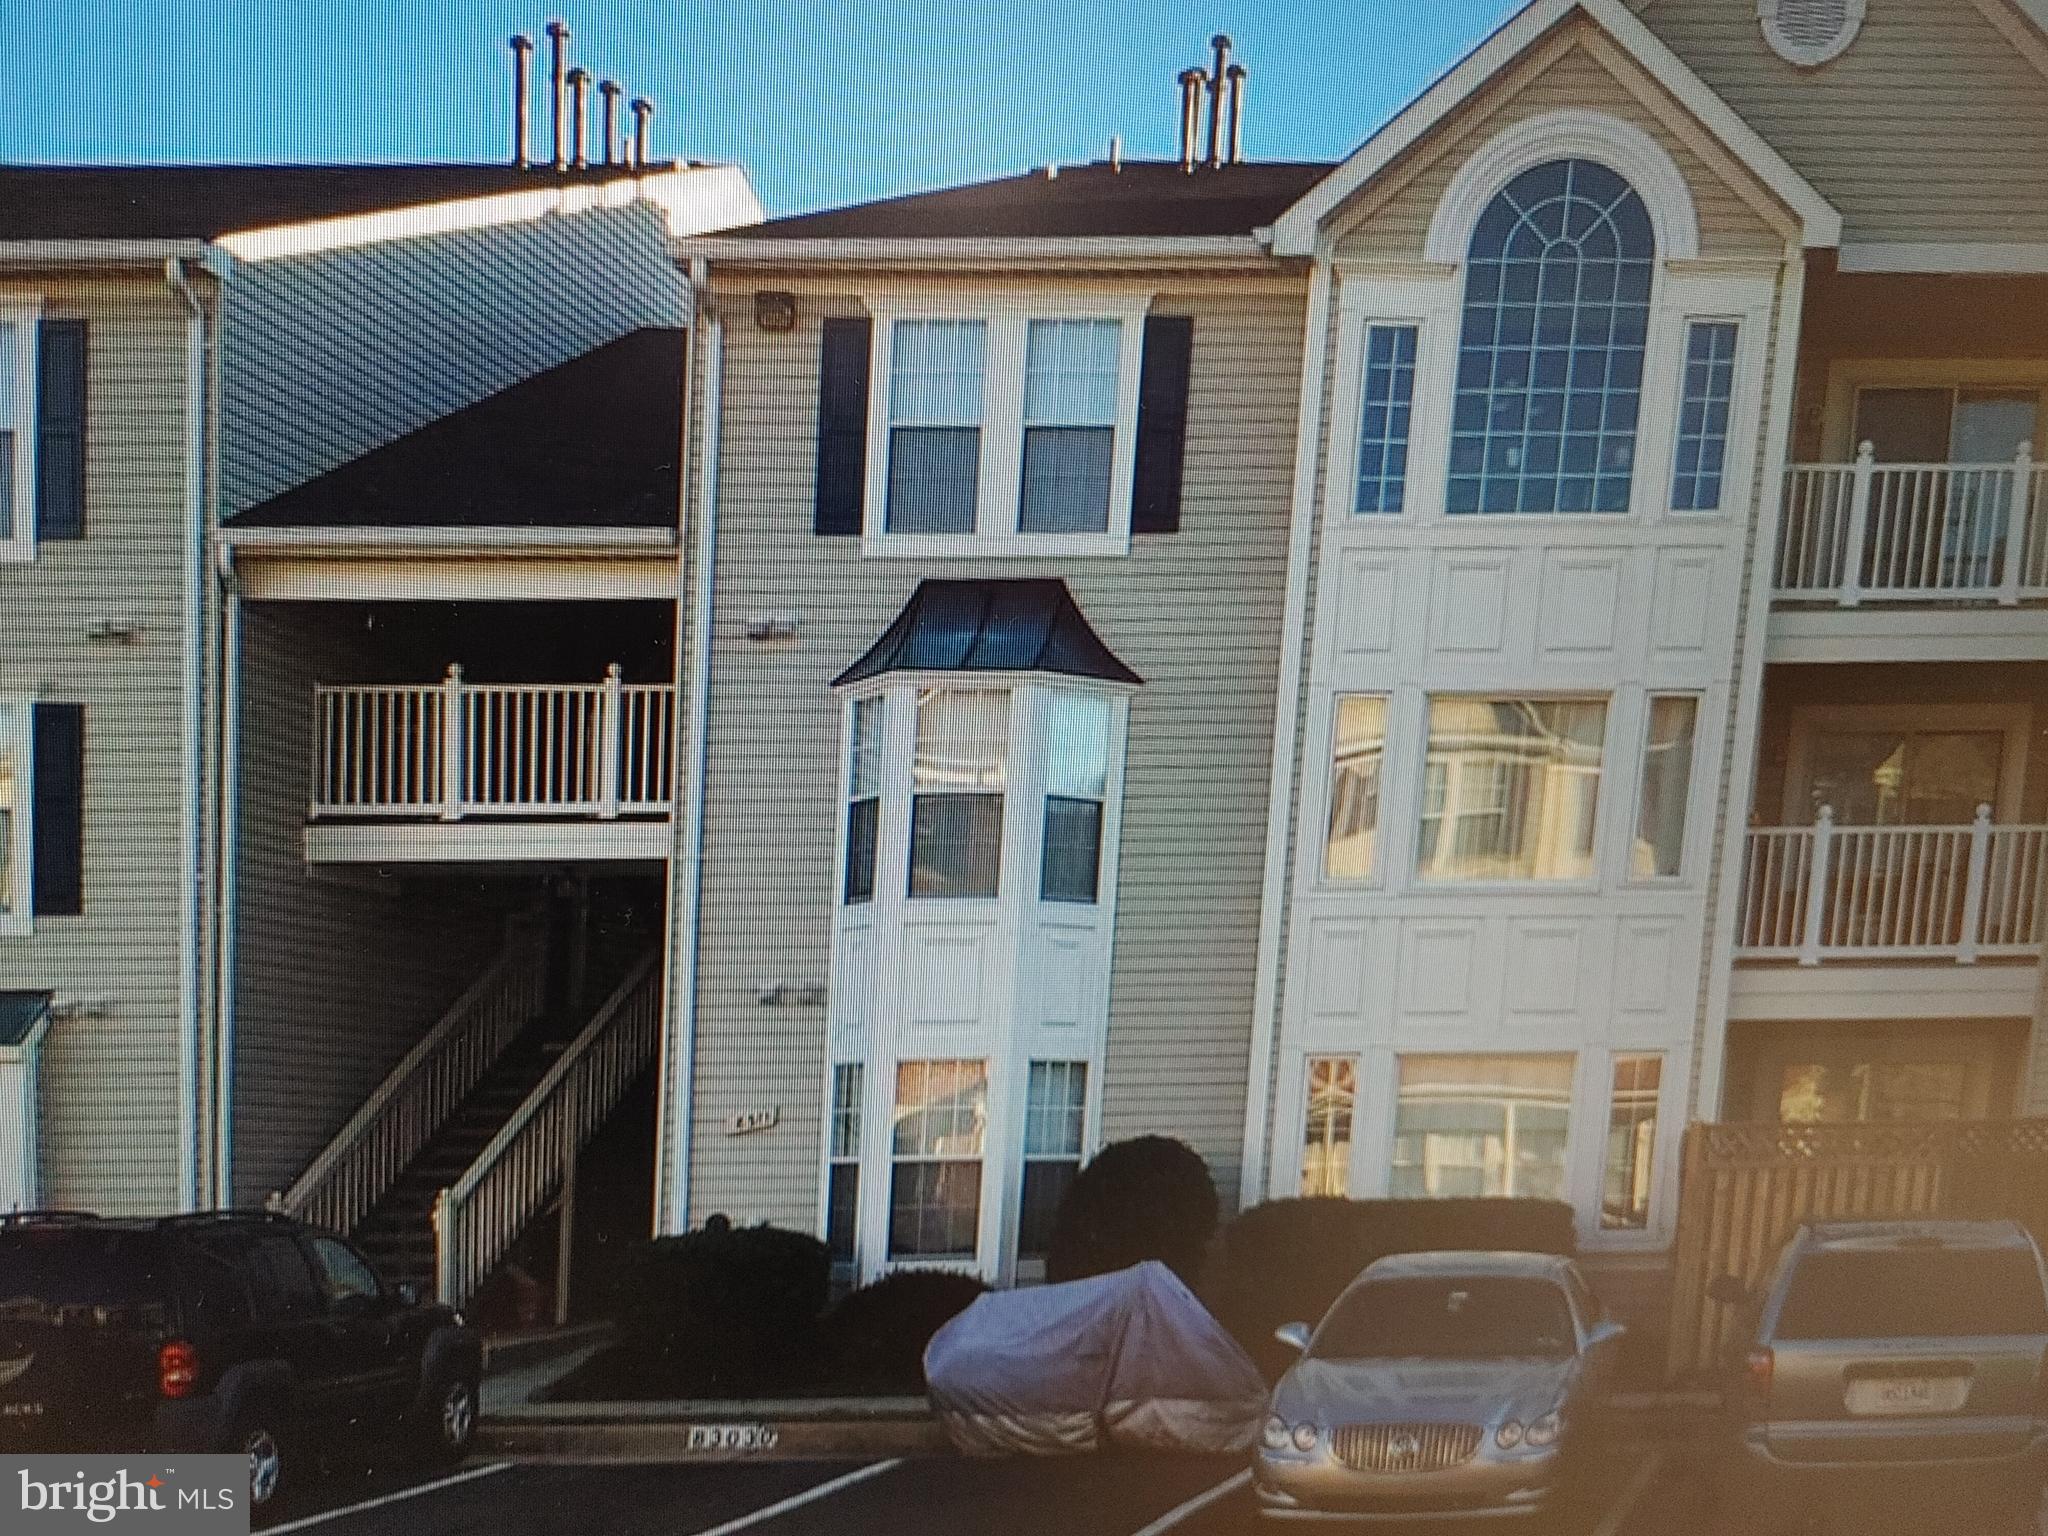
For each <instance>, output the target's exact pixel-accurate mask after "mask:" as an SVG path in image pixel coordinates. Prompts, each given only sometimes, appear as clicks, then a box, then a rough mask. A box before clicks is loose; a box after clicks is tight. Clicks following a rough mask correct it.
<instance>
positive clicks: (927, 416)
mask: <svg viewBox="0 0 2048 1536" xmlns="http://www.w3.org/2000/svg"><path fill="white" fill-rule="evenodd" d="M893 334H894V342H893V346H892V349H891V352H890V372H889V422H890V432H889V477H888V504H887V507H886V509H885V512H884V521H885V524H886V526H887V528H888V530H889V531H890V532H891V533H972V532H973V531H974V513H975V503H976V500H977V498H978V495H979V491H980V481H981V412H982V379H983V372H984V369H985V365H986V360H987V350H988V326H987V323H986V322H985V321H981V320H899V321H897V322H896V325H895V329H894V333H893Z"/></svg>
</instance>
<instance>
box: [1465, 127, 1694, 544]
mask: <svg viewBox="0 0 2048 1536" xmlns="http://www.w3.org/2000/svg"><path fill="white" fill-rule="evenodd" d="M1655 255H1656V239H1655V237H1654V235H1653V234H1652V233H1651V228H1650V215H1649V211H1648V210H1647V209H1646V208H1644V206H1643V200H1642V198H1641V197H1639V196H1637V194H1636V191H1635V189H1634V188H1633V187H1631V186H1630V185H1629V184H1628V183H1627V182H1626V181H1624V180H1623V179H1622V178H1621V177H1620V176H1618V175H1616V174H1615V173H1614V172H1613V171H1611V170H1609V169H1608V168H1607V167H1606V166H1604V165H1599V164H1596V163H1595V162H1593V161H1590V160H1552V161H1550V162H1548V163H1546V164H1543V165H1538V166H1535V167H1532V168H1531V169H1529V170H1526V171H1524V172H1522V174H1521V175H1519V176H1517V177H1516V178H1515V179H1514V180H1513V181H1511V182H1509V183H1508V185H1507V186H1506V187H1505V188H1503V189H1502V190H1501V192H1500V193H1499V194H1498V195H1497V196H1496V197H1495V198H1494V200H1493V201H1492V203H1490V204H1489V205H1488V206H1487V209H1486V212H1485V213H1484V214H1482V215H1481V216H1480V219H1479V223H1478V225H1477V227H1476V228H1475V229H1474V230H1473V232H1472V243H1471V246H1470V247H1469V249H1468V251H1467V269H1466V277H1465V315H1464V329H1463V332H1462V335H1461V337H1460V340H1459V344H1458V379H1457V396H1456V400H1455V403H1454V406H1453V411H1454V414H1453V417H1452V424H1451V460H1450V483H1449V486H1448V488H1447V492H1446V498H1445V502H1444V505H1445V508H1446V510H1448V511H1450V512H1454V513H1458V512H1626V511H1627V510H1628V506H1629V489H1630V485H1631V482H1632V481H1633V478H1634V473H1635V456H1636V455H1635V448H1636V412H1637V407H1638V405H1639V403H1640V400H1641V396H1642V382H1643V345H1644V339H1645V336H1646V335H1647V333H1648V330H1649V321H1650V274H1651V269H1652V266H1653V262H1654V258H1655Z"/></svg>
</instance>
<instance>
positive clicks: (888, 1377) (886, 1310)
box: [822, 1269, 988, 1396]
mask: <svg viewBox="0 0 2048 1536" xmlns="http://www.w3.org/2000/svg"><path fill="white" fill-rule="evenodd" d="M987 1290H988V1287H987V1286H986V1285H984V1284H982V1282H981V1281H980V1280H979V1279H978V1278H977V1277H975V1276H973V1275H969V1274H963V1273H961V1272H960V1271H958V1270H948V1269H923V1270H918V1269H905V1270H898V1271H896V1272H895V1273H894V1274H888V1275H884V1276H882V1278H881V1279H879V1280H877V1281H875V1282H874V1283H873V1284H872V1285H864V1286H862V1287H861V1288H860V1289H859V1290H857V1291H854V1292H852V1293H851V1294H850V1295H847V1296H845V1297H843V1298H841V1300H840V1302H839V1304H838V1305H837V1306H835V1307H834V1308H833V1309H832V1310H831V1311H830V1312H828V1313H826V1314H825V1321H824V1324H823V1328H822V1334H823V1341H824V1348H825V1356H826V1359H827V1361H828V1362H829V1368H830V1370H831V1372H832V1379H833V1381H834V1382H835V1384H837V1385H839V1386H840V1387H841V1388H842V1390H844V1391H846V1392H849V1393H860V1394H885V1395H901V1396H913V1395H915V1394H917V1393H920V1392H923V1391H924V1387H925V1383H924V1347H925V1345H927V1344H929V1343H930V1342H931V1340H932V1335H933V1334H935V1333H937V1332H938V1331H939V1330H940V1329H941V1328H943V1327H944V1326H945V1325H946V1324H947V1323H949V1322H951V1321H952V1320H953V1318H955V1317H957V1316H958V1315H959V1314H960V1313H962V1312H965V1311H966V1310H967V1309H968V1307H970V1306H972V1305H973V1304H974V1299H975V1297H977V1296H980V1295H982V1294H983V1293H985V1292H986V1291H987Z"/></svg>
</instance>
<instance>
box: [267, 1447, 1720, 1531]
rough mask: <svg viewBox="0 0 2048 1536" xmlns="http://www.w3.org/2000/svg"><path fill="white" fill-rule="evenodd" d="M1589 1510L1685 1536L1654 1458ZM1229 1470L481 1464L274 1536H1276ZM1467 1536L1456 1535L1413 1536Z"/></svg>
mask: <svg viewBox="0 0 2048 1536" xmlns="http://www.w3.org/2000/svg"><path fill="white" fill-rule="evenodd" d="M1606 1471H1607V1474H1608V1475H1606V1476H1605V1477H1604V1478H1603V1479H1602V1483H1601V1488H1600V1491H1599V1493H1598V1496H1597V1499H1596V1500H1594V1501H1592V1502H1590V1503H1589V1505H1588V1507H1587V1509H1586V1510H1585V1512H1584V1513H1583V1515H1581V1516H1580V1517H1578V1518H1576V1519H1574V1520H1573V1521H1572V1522H1571V1524H1570V1527H1569V1528H1568V1530H1561V1531H1559V1532H1558V1536H1690V1532H1691V1521H1690V1517H1691V1514H1692V1512H1693V1510H1692V1505H1693V1502H1694V1501H1693V1500H1692V1499H1691V1498H1690V1497H1689V1493H1688V1489H1687V1487H1686V1485H1685V1483H1684V1480H1683V1478H1682V1477H1681V1476H1679V1475H1678V1474H1677V1473H1676V1472H1675V1471H1673V1470H1672V1469H1670V1468H1669V1467H1667V1465H1666V1463H1665V1461H1664V1459H1663V1457H1662V1456H1661V1455H1660V1454H1657V1453H1655V1452H1653V1451H1650V1450H1649V1449H1647V1448H1643V1447H1633V1448H1631V1447H1622V1446H1617V1447H1616V1448H1615V1450H1614V1453H1613V1455H1612V1456H1611V1457H1610V1458H1609V1465H1608V1467H1607V1469H1606ZM1245 1481H1246V1479H1245V1476H1244V1473H1243V1463H1242V1461H1240V1460H1238V1459H1236V1458H1227V1457H1226V1458H1213V1457H1181V1456H1157V1455H1125V1454H1106V1455H1100V1456H1082V1457H1072V1458H1063V1459H1057V1460H1041V1459H1016V1460H1005V1461H971V1460H964V1459H959V1458H954V1457H927V1458H920V1459H913V1460H903V1461H868V1462H845V1461H840V1462H825V1461H811V1462H772V1461H738V1462H715V1463H713V1462H704V1463H683V1464H668V1465H661V1466H644V1465H620V1464H584V1465H563V1464H543V1463H526V1464H509V1463H503V1462H490V1461H481V1462H474V1463H470V1464H468V1465H465V1466H464V1467H462V1468H459V1469H457V1470H456V1471H455V1472H454V1473H452V1474H451V1473H443V1474H439V1475H421V1474H414V1475H404V1474H398V1473H388V1472H384V1473H380V1472H370V1471H360V1470H358V1471H354V1472H345V1473H343V1474H341V1475H338V1476H330V1477H326V1478H323V1479H320V1480H319V1481H317V1482H316V1483H314V1484H313V1485H311V1486H310V1487H307V1488H305V1489H303V1490H302V1492H301V1495H300V1497H299V1501H298V1504H297V1506H296V1507H295V1508H294V1509H293V1510H291V1511H290V1512H289V1513H288V1515H287V1517H286V1518H285V1520H284V1521H283V1522H282V1523H274V1524H272V1525H271V1526H270V1532H269V1536H290V1533H293V1532H299V1531H303V1532H306V1533H308V1536H757V1533H758V1536H885V1533H886V1536H923V1533H925V1532H926V1531H928V1530H929V1531H933V1532H938V1531H962V1532H969V1533H972V1536H1251V1533H1254V1532H1258V1533H1260V1536H1273V1532H1274V1531H1275V1530H1277V1529H1280V1528H1279V1527H1267V1526H1265V1525H1263V1524H1262V1522H1261V1521H1260V1520H1259V1519H1258V1517H1257V1515H1256V1513H1255V1511H1254V1509H1253V1506H1252V1499H1251V1494H1250V1491H1249V1489H1248V1488H1246V1487H1245ZM1415 1530H1416V1533H1417V1536H1420V1532H1422V1531H1424V1530H1426V1531H1428V1532H1430V1533H1432V1536H1476V1533H1475V1532H1468V1531H1467V1529H1466V1528H1465V1527H1462V1526H1446V1525H1441V1524H1432V1525H1429V1526H1426V1527H1417V1528H1415Z"/></svg>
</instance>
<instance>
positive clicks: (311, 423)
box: [221, 203, 684, 514]
mask: <svg viewBox="0 0 2048 1536" xmlns="http://www.w3.org/2000/svg"><path fill="white" fill-rule="evenodd" d="M683 292H684V285H683V282H682V279H681V277H680V275H679V274H678V273H677V271H676V269H675V266H674V264H673V263H672V262H671V261H670V260H669V257H668V244H667V232H666V225H665V224H664V222H663V220H662V216H661V214H660V213H659V211H658V210H656V209H655V208H654V207H653V206H652V205H650V204H645V203H640V204H633V205H630V206H627V207H624V208H615V209H599V210H594V211H590V212H585V213H572V214H550V215H548V216H546V217H543V218H540V219H536V220H534V221H532V222H531V223H526V224H512V225H500V226H496V227H493V228H488V229H479V230H468V231H463V232H460V233H456V234H447V235H433V236H423V237H420V238H418V239H412V240H394V241H388V242H385V243H383V244H379V245H370V246H362V247H358V248H354V249H348V250H337V251H327V252H322V253H319V254H315V255H309V256H299V257H287V258H281V259H277V260H272V261H263V262H244V263H242V264H241V265H240V266H238V267H237V268H236V269H235V273H234V277H233V279H232V281H231V283H230V285H229V296H228V308H227V312H226V316H225V320H224V325H223V335H224V341H223V345H224V358H225V363H226V367H225V372H224V378H223V384H222V401H221V412H222V420H223V422H224V423H225V430H226V440H225V442H224V444H223V451H222V457H221V480H222V502H221V504H222V508H223V512H224V514H225V513H232V512H234V511H237V510H240V509H241V508H244V507H247V506H249V505H251V504H252V503H255V502H258V501H261V500H263V499H264V498H266V497H269V496H273V495H275V494H277V493H278V492H279V491H282V490H285V489H287V488H289V487H290V486H293V485H297V484H299V483H300V482H301V481H304V480H309V479H311V478H312V477H313V476H314V475H316V474H319V473H321V472H322V471H325V470H328V469H332V468H333V467H334V466H336V465H337V464H342V463H345V462H347V461H348V460H350V459H352V458H355V457H356V456H358V455H359V454H361V453H363V452H365V451H367V450H368V449H370V448H374V447H376V446H378V445H379V444H381V443H385V442H388V441H390V440H391V439H392V438H394V437H398V436H400V435H402V434H403V433H405V432H408V431H411V430H412V429H413V428H415V427H418V426H422V425H424V424H425V423H427V422H429V421H432V420H433V419H435V418H436V417H439V416H442V415H445V414H446V413H447V412H449V411H451V410H454V409H456V408H458V407H460V406H464V405H468V404H470V403H472V402H473V401H476V400H479V399H481V398H482V397H483V396H485V395H487V394H490V393H492V392H494V391H496V390H499V389H503V388H504V387H505V386H507V385H508V384H512V383H515V382H517V381H518V380H520V379H523V378H526V377H528V376H529V375H531V374H534V373H538V372H540V371H541V370H542V369H544V368H549V367H552V366H553V365H555V364H556V363H560V362H563V361H565V360H567V359H569V358H571V357H575V356H577V355H579V354H581V353H583V352H587V351H589V350H590V349H591V348H592V347H595V346H600V345H602V344H603V343H605V342H607V341H610V340H612V339H614V338H615V337H618V336H621V335H623V334H625V333H626V332H627V331H630V330H633V329H634V328H635V327H638V326H642V325H679V324H681V323H682V320H683V313H684V311H683Z"/></svg>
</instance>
